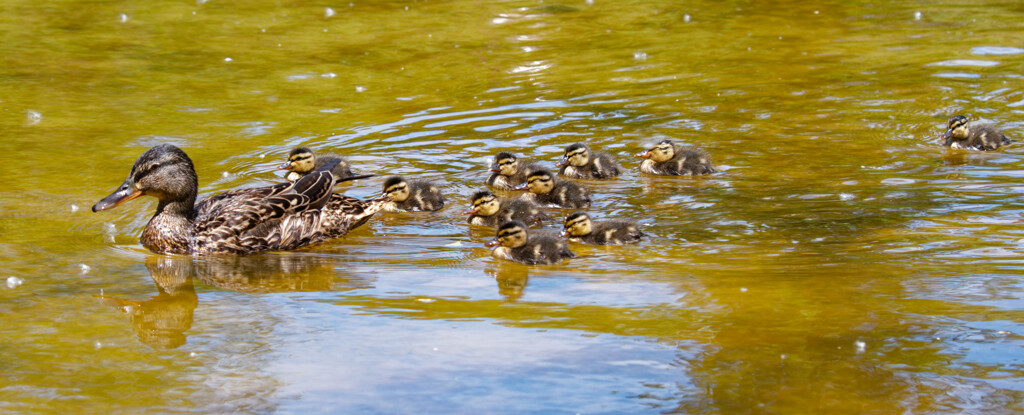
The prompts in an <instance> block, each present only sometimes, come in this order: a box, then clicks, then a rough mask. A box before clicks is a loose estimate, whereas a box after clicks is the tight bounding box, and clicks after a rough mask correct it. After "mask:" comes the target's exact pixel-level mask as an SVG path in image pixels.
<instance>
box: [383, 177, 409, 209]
mask: <svg viewBox="0 0 1024 415" xmlns="http://www.w3.org/2000/svg"><path fill="white" fill-rule="evenodd" d="M384 195H386V196H388V197H390V198H391V201H393V202H399V203H401V202H404V201H405V200H406V199H408V198H409V182H406V181H405V179H404V178H402V176H391V177H389V178H388V179H387V180H385V181H384Z"/></svg>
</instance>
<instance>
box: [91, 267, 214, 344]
mask: <svg viewBox="0 0 1024 415" xmlns="http://www.w3.org/2000/svg"><path fill="white" fill-rule="evenodd" d="M146 269H148V270H149V275H150V276H151V277H152V278H153V281H154V282H156V287H157V290H158V293H157V295H156V297H153V298H151V299H149V300H146V301H132V300H125V299H121V298H115V297H106V296H101V297H100V300H101V301H102V302H103V303H104V304H107V305H110V306H114V307H116V308H118V309H120V310H121V311H122V312H124V313H125V314H127V315H128V319H129V320H130V321H131V324H132V329H133V330H135V333H136V334H137V335H138V336H139V340H140V341H142V342H143V343H145V344H148V345H150V346H152V347H154V348H157V349H174V348H176V347H179V346H181V345H183V344H185V332H186V331H188V330H189V329H190V328H192V314H193V311H195V309H196V304H197V303H198V299H197V298H196V291H195V288H194V287H193V286H192V274H193V267H192V260H191V259H190V258H185V257H173V256H167V257H157V256H152V257H149V258H146Z"/></svg>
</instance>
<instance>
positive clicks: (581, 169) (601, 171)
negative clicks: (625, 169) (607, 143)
mask: <svg viewBox="0 0 1024 415" xmlns="http://www.w3.org/2000/svg"><path fill="white" fill-rule="evenodd" d="M555 166H557V167H560V169H559V170H558V174H561V175H563V176H565V177H569V178H573V179H611V178H614V177H615V176H618V175H619V173H621V172H622V168H621V167H619V163H618V162H616V161H615V158H614V157H612V156H610V155H608V154H607V153H593V154H591V152H590V148H588V147H587V146H586V145H585V144H583V143H575V144H570V145H569V146H568V147H566V148H565V155H564V156H562V160H561V161H559V162H558V163H555Z"/></svg>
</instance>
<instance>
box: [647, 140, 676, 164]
mask: <svg viewBox="0 0 1024 415" xmlns="http://www.w3.org/2000/svg"><path fill="white" fill-rule="evenodd" d="M648 154H649V155H650V156H651V160H654V161H655V162H656V163H664V162H666V161H669V160H672V156H674V155H676V149H675V148H673V147H672V144H670V143H658V145H656V146H654V148H652V149H650V150H649V151H648Z"/></svg>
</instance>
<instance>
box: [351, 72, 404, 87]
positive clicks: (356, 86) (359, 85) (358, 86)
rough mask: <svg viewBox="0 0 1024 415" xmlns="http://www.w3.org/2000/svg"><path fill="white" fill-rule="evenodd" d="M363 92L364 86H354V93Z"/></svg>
mask: <svg viewBox="0 0 1024 415" xmlns="http://www.w3.org/2000/svg"><path fill="white" fill-rule="evenodd" d="M403 69H404V68H403ZM363 91H366V87H365V86H361V85H356V92H363Z"/></svg>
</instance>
